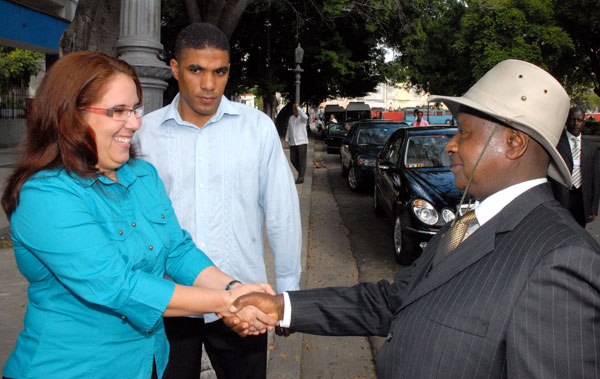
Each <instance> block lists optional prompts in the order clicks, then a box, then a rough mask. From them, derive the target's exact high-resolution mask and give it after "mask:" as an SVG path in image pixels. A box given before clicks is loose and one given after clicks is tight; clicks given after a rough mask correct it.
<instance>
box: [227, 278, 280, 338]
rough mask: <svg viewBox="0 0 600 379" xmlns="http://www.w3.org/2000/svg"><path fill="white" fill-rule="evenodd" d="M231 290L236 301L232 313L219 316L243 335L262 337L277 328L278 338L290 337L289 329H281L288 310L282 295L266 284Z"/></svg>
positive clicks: (233, 303) (248, 285)
mask: <svg viewBox="0 0 600 379" xmlns="http://www.w3.org/2000/svg"><path fill="white" fill-rule="evenodd" d="M230 291H231V298H232V299H235V300H234V301H233V302H232V303H231V305H230V307H229V312H224V313H219V317H221V318H222V319H223V322H224V323H225V325H227V326H228V327H229V328H231V329H232V330H233V331H234V332H236V333H237V334H238V335H239V336H241V337H246V336H248V335H258V334H262V333H265V332H266V331H267V330H272V329H273V328H275V333H277V335H280V336H286V337H287V336H289V335H290V331H289V329H287V328H282V327H280V326H279V320H282V319H283V311H284V300H283V295H282V294H275V291H273V289H272V288H271V286H269V285H266V284H244V285H240V286H236V287H235V288H232V289H231V290H230ZM236 292H237V293H236Z"/></svg>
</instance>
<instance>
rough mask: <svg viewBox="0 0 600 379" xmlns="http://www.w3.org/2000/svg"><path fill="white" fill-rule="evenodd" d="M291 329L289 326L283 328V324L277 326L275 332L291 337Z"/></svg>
mask: <svg viewBox="0 0 600 379" xmlns="http://www.w3.org/2000/svg"><path fill="white" fill-rule="evenodd" d="M290 333H291V332H290V330H289V329H288V328H283V327H281V326H276V327H275V334H277V335H278V336H284V337H289V336H290Z"/></svg>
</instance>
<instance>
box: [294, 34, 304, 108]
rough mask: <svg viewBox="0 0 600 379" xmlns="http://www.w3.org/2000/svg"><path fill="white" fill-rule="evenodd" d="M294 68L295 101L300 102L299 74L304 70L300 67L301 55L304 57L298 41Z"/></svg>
mask: <svg viewBox="0 0 600 379" xmlns="http://www.w3.org/2000/svg"><path fill="white" fill-rule="evenodd" d="M295 57H296V68H295V69H294V72H295V73H296V103H297V104H300V74H301V73H303V72H304V70H303V69H301V68H300V63H302V57H304V50H303V49H302V47H300V43H298V47H297V48H296V54H295Z"/></svg>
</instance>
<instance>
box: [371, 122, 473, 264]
mask: <svg viewBox="0 0 600 379" xmlns="http://www.w3.org/2000/svg"><path fill="white" fill-rule="evenodd" d="M456 131H457V130H456V127H448V126H429V127H407V128H402V129H399V130H397V131H396V132H394V134H392V136H391V137H390V138H389V139H388V141H387V143H386V145H385V147H384V148H383V150H382V151H381V153H380V154H379V156H378V158H377V162H376V167H375V175H374V180H375V186H374V187H375V188H374V190H373V207H374V209H375V213H377V214H381V215H384V214H385V215H387V216H389V217H391V218H392V220H393V223H394V248H395V257H396V261H397V262H398V263H400V264H403V265H407V264H411V263H412V261H414V260H415V259H416V258H418V257H419V255H421V252H422V250H423V248H424V247H425V246H426V245H427V242H428V241H429V240H430V239H431V237H432V236H433V235H434V234H436V233H437V232H438V231H439V230H440V228H441V227H442V226H443V225H445V224H446V223H448V222H451V221H452V220H454V217H455V213H456V210H457V206H458V205H459V203H460V200H461V197H462V195H463V191H461V190H459V189H457V188H456V186H455V185H454V175H453V174H452V172H451V171H450V158H449V156H448V155H447V154H446V151H445V146H446V143H447V142H448V141H450V139H451V138H452V136H454V135H455V134H456ZM469 200H470V198H468V197H467V198H466V199H465V201H464V204H465V205H463V211H464V210H465V209H467V208H468V207H469Z"/></svg>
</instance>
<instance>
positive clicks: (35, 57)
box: [0, 47, 44, 93]
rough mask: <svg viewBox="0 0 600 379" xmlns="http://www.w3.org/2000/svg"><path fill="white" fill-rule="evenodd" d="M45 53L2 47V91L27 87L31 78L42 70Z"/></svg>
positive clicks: (0, 77) (0, 76)
mask: <svg viewBox="0 0 600 379" xmlns="http://www.w3.org/2000/svg"><path fill="white" fill-rule="evenodd" d="M43 58H44V54H41V53H36V52H33V51H29V50H22V49H13V48H10V47H0V92H1V93H5V92H7V91H9V90H11V89H16V88H25V87H27V86H28V85H29V78H30V77H31V76H32V75H37V73H39V72H40V71H41V70H42V62H43V61H42V59H43Z"/></svg>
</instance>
